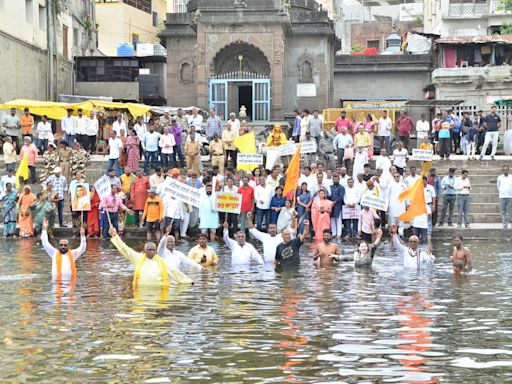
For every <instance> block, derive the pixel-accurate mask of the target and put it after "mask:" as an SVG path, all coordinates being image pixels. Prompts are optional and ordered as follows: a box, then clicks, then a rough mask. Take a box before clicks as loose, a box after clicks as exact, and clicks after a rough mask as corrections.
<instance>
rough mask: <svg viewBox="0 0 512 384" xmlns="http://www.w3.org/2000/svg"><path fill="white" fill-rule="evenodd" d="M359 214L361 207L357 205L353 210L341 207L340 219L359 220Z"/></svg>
mask: <svg viewBox="0 0 512 384" xmlns="http://www.w3.org/2000/svg"><path fill="white" fill-rule="evenodd" d="M359 212H361V206H360V205H359V204H357V205H356V206H355V207H354V208H350V207H347V206H346V205H344V206H343V209H342V218H343V220H345V219H359Z"/></svg>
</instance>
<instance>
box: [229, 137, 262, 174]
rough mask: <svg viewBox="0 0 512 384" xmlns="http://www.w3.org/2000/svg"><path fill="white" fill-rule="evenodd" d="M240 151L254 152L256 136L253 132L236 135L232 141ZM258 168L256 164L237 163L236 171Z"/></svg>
mask: <svg viewBox="0 0 512 384" xmlns="http://www.w3.org/2000/svg"><path fill="white" fill-rule="evenodd" d="M233 144H235V147H236V148H237V149H238V151H239V152H240V153H256V137H255V136H254V132H249V133H246V134H245V135H242V136H238V137H237V138H236V139H235V141H234V142H233ZM254 168H258V164H237V166H236V170H237V171H252V170H254Z"/></svg>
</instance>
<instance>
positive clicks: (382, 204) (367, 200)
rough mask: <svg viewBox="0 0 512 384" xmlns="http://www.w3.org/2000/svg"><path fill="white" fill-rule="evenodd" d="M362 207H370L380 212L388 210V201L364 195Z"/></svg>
mask: <svg viewBox="0 0 512 384" xmlns="http://www.w3.org/2000/svg"><path fill="white" fill-rule="evenodd" d="M361 205H362V206H363V207H370V208H373V209H378V210H380V211H387V210H388V202H387V200H384V199H381V198H380V197H376V196H372V195H363V197H362V198H361Z"/></svg>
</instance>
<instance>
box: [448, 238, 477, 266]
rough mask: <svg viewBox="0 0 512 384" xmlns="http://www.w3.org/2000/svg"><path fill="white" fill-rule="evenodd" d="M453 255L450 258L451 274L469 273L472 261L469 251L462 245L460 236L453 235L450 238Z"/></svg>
mask: <svg viewBox="0 0 512 384" xmlns="http://www.w3.org/2000/svg"><path fill="white" fill-rule="evenodd" d="M452 244H453V255H452V257H451V260H452V264H453V272H454V273H456V274H460V273H464V272H471V270H472V269H473V260H472V257H471V252H470V251H469V249H467V248H466V247H464V245H463V244H462V236H461V235H454V236H453V238H452Z"/></svg>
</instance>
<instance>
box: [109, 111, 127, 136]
mask: <svg viewBox="0 0 512 384" xmlns="http://www.w3.org/2000/svg"><path fill="white" fill-rule="evenodd" d="M112 130H113V131H114V132H115V133H116V136H117V137H119V136H121V130H124V133H125V135H128V130H127V129H126V123H125V122H124V120H123V115H121V114H120V113H118V114H117V120H116V121H114V124H112Z"/></svg>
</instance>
